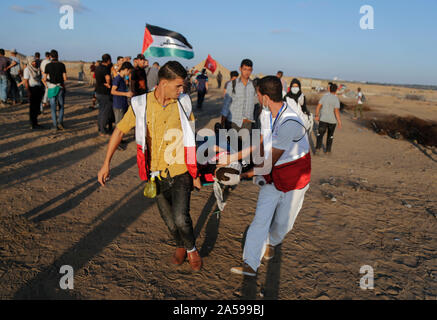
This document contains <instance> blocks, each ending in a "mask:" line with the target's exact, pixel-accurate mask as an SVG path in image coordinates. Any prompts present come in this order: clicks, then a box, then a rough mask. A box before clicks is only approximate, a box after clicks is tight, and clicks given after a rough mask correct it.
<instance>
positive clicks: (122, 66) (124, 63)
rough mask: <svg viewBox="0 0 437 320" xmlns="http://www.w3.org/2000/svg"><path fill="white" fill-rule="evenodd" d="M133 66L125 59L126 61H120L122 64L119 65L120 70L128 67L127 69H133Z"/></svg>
mask: <svg viewBox="0 0 437 320" xmlns="http://www.w3.org/2000/svg"><path fill="white" fill-rule="evenodd" d="M133 68H134V66H133V65H132V63H130V62H129V61H126V62H123V63H122V65H121V67H120V71H121V70H124V69H129V70H131V69H133Z"/></svg>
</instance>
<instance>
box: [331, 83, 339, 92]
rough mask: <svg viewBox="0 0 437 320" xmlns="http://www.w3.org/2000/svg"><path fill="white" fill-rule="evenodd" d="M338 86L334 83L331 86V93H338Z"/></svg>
mask: <svg viewBox="0 0 437 320" xmlns="http://www.w3.org/2000/svg"><path fill="white" fill-rule="evenodd" d="M337 88H338V87H337V85H336V84H335V83H332V84H331V85H330V86H329V92H331V93H334V92H336V91H337Z"/></svg>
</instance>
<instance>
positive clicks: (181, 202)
mask: <svg viewBox="0 0 437 320" xmlns="http://www.w3.org/2000/svg"><path fill="white" fill-rule="evenodd" d="M171 180H172V181H171ZM155 181H157V186H158V192H159V194H158V195H157V196H156V202H157V204H158V209H159V213H160V214H161V217H162V219H163V220H164V222H165V224H166V225H167V228H168V230H169V231H170V234H171V235H172V236H173V238H174V240H175V241H176V245H177V247H178V248H185V249H187V250H191V249H193V247H194V246H195V239H194V231H193V222H192V220H191V216H190V198H191V191H192V190H193V178H192V177H191V175H190V174H189V173H188V172H186V173H184V174H181V175H178V176H175V177H173V178H166V179H163V180H162V181H160V180H159V179H156V180H155Z"/></svg>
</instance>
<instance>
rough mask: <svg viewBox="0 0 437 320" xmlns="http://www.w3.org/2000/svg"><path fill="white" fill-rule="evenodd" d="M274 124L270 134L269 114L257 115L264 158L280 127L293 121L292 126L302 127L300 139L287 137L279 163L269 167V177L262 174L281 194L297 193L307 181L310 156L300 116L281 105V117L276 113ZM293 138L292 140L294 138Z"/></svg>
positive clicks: (305, 132) (308, 179)
mask: <svg viewBox="0 0 437 320" xmlns="http://www.w3.org/2000/svg"><path fill="white" fill-rule="evenodd" d="M277 117H279V119H277V121H279V122H277V123H276V124H275V126H274V128H273V131H272V121H271V112H270V111H267V110H263V111H262V112H261V115H260V120H261V133H262V134H263V146H264V155H265V158H266V159H268V158H269V157H271V152H272V139H273V137H274V135H277V134H278V130H279V128H280V127H281V125H282V124H284V123H285V122H287V121H294V122H296V125H298V126H302V127H303V129H304V130H303V133H302V137H297V139H295V140H294V139H293V138H290V147H289V148H288V149H287V150H285V151H284V153H283V154H282V155H281V157H280V158H279V160H278V161H277V162H276V163H275V165H274V167H273V168H272V172H271V173H270V174H269V175H265V176H264V178H265V179H266V181H267V183H272V182H273V183H274V185H275V187H276V189H278V190H279V191H282V192H288V191H291V190H298V189H302V188H304V187H306V185H307V184H308V183H309V182H310V179H311V153H310V145H309V141H308V134H307V131H306V130H305V125H304V122H303V120H302V119H301V117H299V116H298V115H297V114H296V112H294V111H293V110H292V108H290V106H288V105H287V104H285V107H284V109H283V110H282V112H281V114H278V115H277ZM295 138H296V137H295Z"/></svg>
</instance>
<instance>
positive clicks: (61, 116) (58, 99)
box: [49, 88, 65, 128]
mask: <svg viewBox="0 0 437 320" xmlns="http://www.w3.org/2000/svg"><path fill="white" fill-rule="evenodd" d="M64 90H65V89H64V88H61V90H60V91H59V93H58V95H57V96H56V97H53V98H50V99H49V101H50V109H51V110H52V121H53V126H54V127H55V128H56V126H57V124H58V123H59V124H63V122H64ZM56 104H59V118H58V121H57V122H56Z"/></svg>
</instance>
